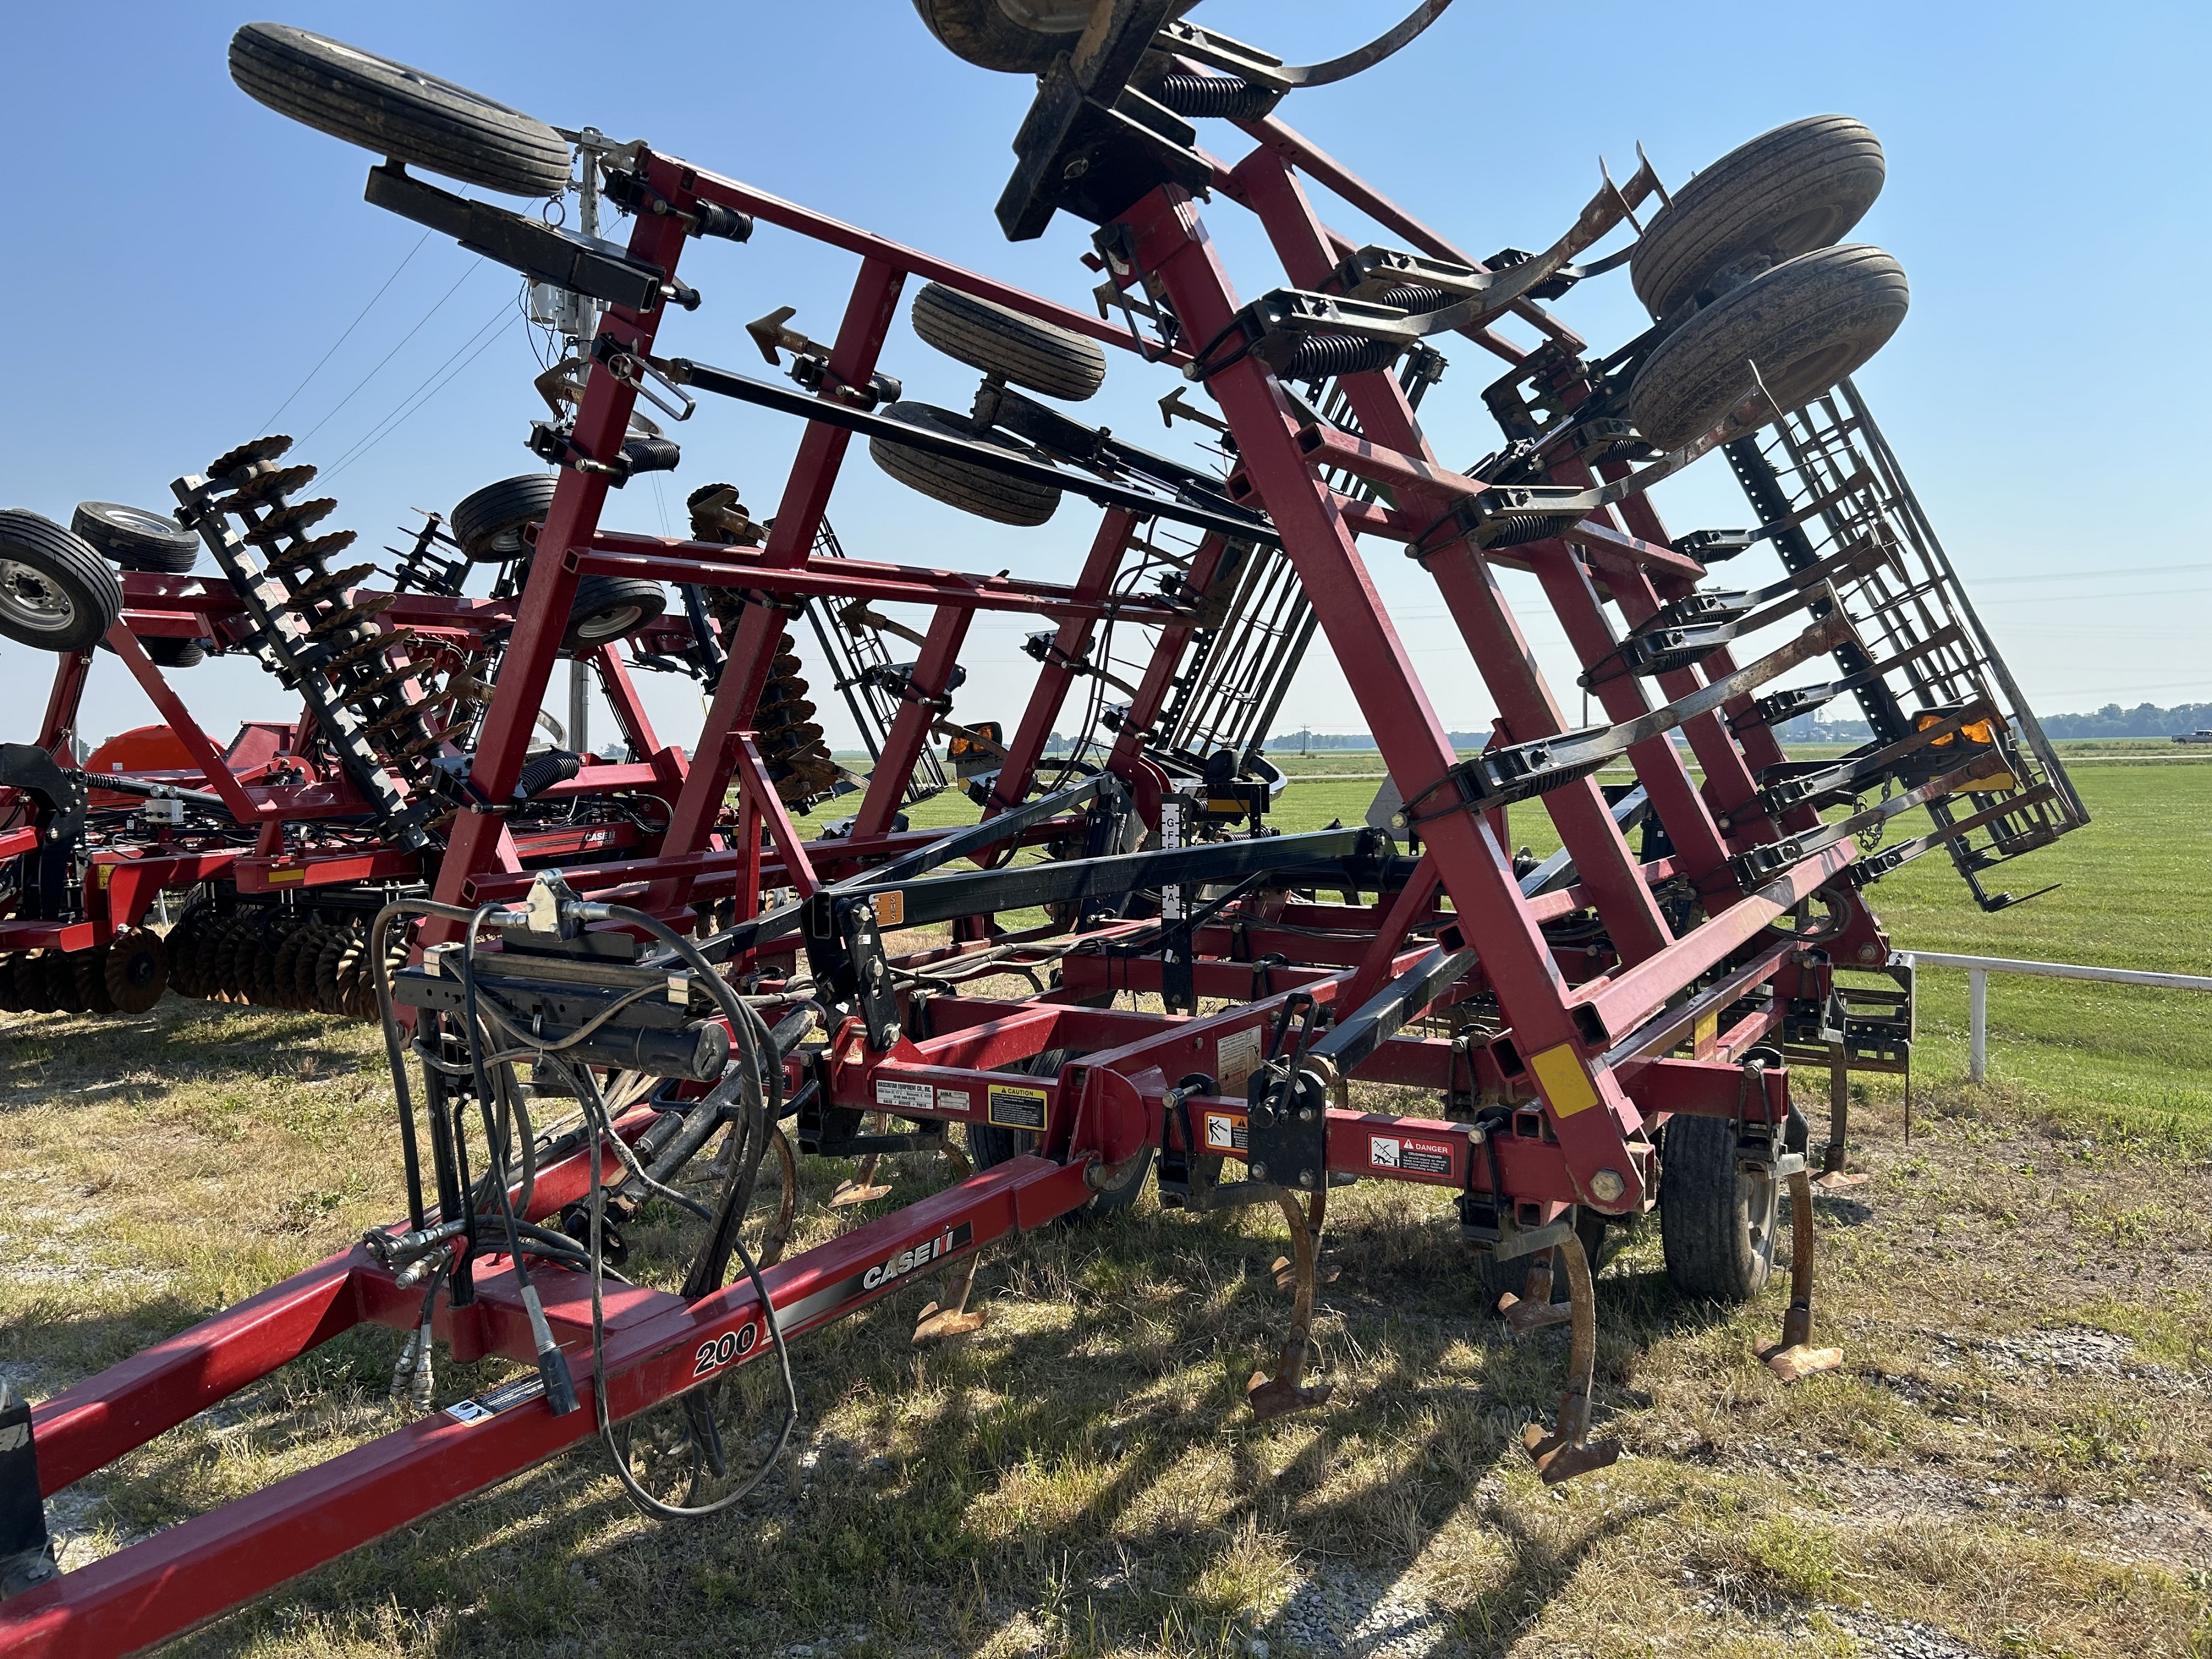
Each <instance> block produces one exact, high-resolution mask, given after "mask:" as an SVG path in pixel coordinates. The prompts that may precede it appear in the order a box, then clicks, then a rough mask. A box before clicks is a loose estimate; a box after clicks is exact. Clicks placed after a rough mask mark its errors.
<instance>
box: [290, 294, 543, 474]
mask: <svg viewBox="0 0 2212 1659" xmlns="http://www.w3.org/2000/svg"><path fill="white" fill-rule="evenodd" d="M482 265H483V258H481V257H479V258H477V262H476V264H472V265H471V266H470V267H469V268H468V269H467V270H465V271H463V272H462V273H461V274H460V275H459V276H457V277H455V278H454V279H453V287H451V288H449V289H447V290H446V291H445V292H444V293H443V294H441V295H439V296H438V303H437V304H436V305H434V306H432V307H430V308H429V310H428V311H426V312H424V313H422V321H421V322H418V323H416V325H415V326H414V327H412V328H410V329H409V330H408V331H406V333H404V334H403V335H401V336H400V337H399V344H398V345H395V346H394V347H392V349H391V350H389V351H387V352H386V353H385V354H384V356H383V358H382V360H381V361H380V362H378V363H377V365H376V367H375V368H372V369H370V370H369V371H368V374H364V375H362V377H361V379H359V380H356V381H355V382H354V387H353V390H352V391H351V392H347V393H346V395H345V396H344V397H343V398H339V399H338V401H337V409H333V410H331V412H330V413H329V414H328V415H325V416H323V418H322V419H321V420H319V421H317V422H315V423H314V425H313V426H311V427H309V428H307V431H306V432H304V433H302V434H301V436H300V441H301V443H302V444H304V443H306V442H307V440H308V439H310V438H312V437H313V436H314V435H315V434H317V433H318V432H320V431H321V430H322V429H323V428H325V427H326V426H328V425H329V424H330V423H331V421H332V420H333V419H335V418H336V417H337V412H338V410H340V409H343V408H344V407H345V406H346V405H347V404H349V403H351V402H352V401H353V400H354V398H355V397H356V396H357V395H358V394H359V392H360V391H361V389H362V387H363V386H367V385H368V383H369V382H370V381H371V380H374V379H375V378H376V377H377V376H378V375H379V374H382V373H383V372H384V365H385V364H386V363H388V362H391V361H392V359H393V358H394V357H397V356H398V355H399V353H400V350H401V348H402V347H404V346H405V345H406V343H408V341H410V340H411V339H413V338H414V337H416V335H417V334H420V333H421V332H422V325H423V324H424V323H427V322H428V321H429V320H430V319H432V318H433V317H435V316H436V315H437V314H438V313H440V312H441V311H442V310H444V309H445V306H446V301H448V300H450V299H452V298H453V295H456V294H458V293H459V292H460V288H461V284H462V283H465V282H467V281H468V280H469V278H470V277H471V276H475V275H476V274H477V270H478V269H479V268H480V267H481V266H482ZM499 304H500V309H501V310H502V311H504V310H506V309H507V301H504V300H501V301H500V302H499Z"/></svg>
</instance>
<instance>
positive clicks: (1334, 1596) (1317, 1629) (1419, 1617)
mask: <svg viewBox="0 0 2212 1659" xmlns="http://www.w3.org/2000/svg"><path fill="white" fill-rule="evenodd" d="M1246 1646H1247V1650H1248V1651H1249V1653H1250V1654H1251V1655H1252V1659H1267V1656H1268V1655H1269V1654H1270V1653H1271V1652H1272V1651H1273V1650H1274V1649H1276V1648H1278V1647H1279V1648H1280V1649H1282V1650H1284V1651H1285V1652H1286V1653H1288V1654H1296V1655H1304V1654H1316V1655H1319V1654H1328V1655H1344V1656H1346V1659H1431V1656H1436V1655H1441V1654H1443V1653H1446V1652H1455V1651H1458V1650H1459V1648H1458V1645H1457V1644H1453V1643H1452V1635H1451V1624H1450V1620H1449V1617H1448V1616H1447V1615H1446V1614H1445V1613H1443V1610H1442V1609H1440V1608H1438V1607H1436V1606H1435V1605H1434V1604H1433V1603H1431V1601H1429V1599H1428V1597H1427V1596H1426V1595H1424V1594H1422V1592H1421V1591H1420V1590H1419V1589H1416V1588H1414V1587H1413V1585H1410V1584H1408V1583H1406V1581H1405V1580H1404V1579H1403V1578H1395V1579H1394V1578H1391V1577H1386V1576H1385V1575H1383V1574H1381V1573H1364V1572H1358V1571H1352V1569H1350V1568H1342V1567H1323V1568H1322V1569H1321V1570H1320V1571H1316V1572H1314V1573H1311V1574H1310V1575H1309V1576H1308V1577H1306V1578H1305V1579H1304V1582H1303V1583H1300V1584H1299V1586H1298V1588H1297V1590H1296V1591H1294V1592H1293V1593H1292V1594H1291V1599H1290V1600H1289V1601H1287V1602H1285V1604H1284V1606H1283V1608H1282V1611H1281V1612H1279V1613H1277V1614H1276V1615H1275V1616H1274V1618H1273V1620H1270V1621H1269V1622H1268V1625H1267V1632H1266V1634H1265V1635H1264V1636H1263V1637H1261V1638H1257V1639H1255V1640H1250V1641H1248V1643H1247V1644H1246Z"/></svg>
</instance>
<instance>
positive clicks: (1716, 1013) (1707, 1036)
mask: <svg viewBox="0 0 2212 1659" xmlns="http://www.w3.org/2000/svg"><path fill="white" fill-rule="evenodd" d="M1720 1034H1721V1011H1720V1010H1719V1009H1717V1008H1715V1009H1713V1010H1711V1012H1708V1013H1706V1014H1705V1015H1703V1016H1702V1017H1700V1018H1699V1021H1698V1023H1697V1024H1695V1025H1693V1026H1692V1027H1691V1028H1690V1049H1691V1052H1692V1053H1693V1054H1696V1055H1698V1056H1699V1058H1700V1059H1703V1058H1704V1057H1705V1053H1706V1051H1707V1050H1709V1049H1710V1048H1711V1047H1712V1046H1713V1040H1714V1039H1715V1038H1716V1037H1717V1036H1720Z"/></svg>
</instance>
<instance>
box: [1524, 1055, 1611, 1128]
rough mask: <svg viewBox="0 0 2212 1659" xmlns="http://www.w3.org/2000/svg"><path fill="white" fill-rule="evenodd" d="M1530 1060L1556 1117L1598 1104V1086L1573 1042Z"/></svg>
mask: <svg viewBox="0 0 2212 1659" xmlns="http://www.w3.org/2000/svg"><path fill="white" fill-rule="evenodd" d="M1528 1063H1529V1065H1530V1066H1534V1068H1535V1072H1536V1082H1537V1085H1538V1086H1539V1087H1541V1089H1542V1090H1543V1091H1544V1099H1545V1101H1546V1102H1547V1103H1548V1104H1549V1105H1550V1107H1551V1109H1552V1113H1553V1116H1555V1117H1572V1116H1573V1115H1575V1114H1576V1113H1577V1112H1582V1111H1587V1110H1589V1109H1590V1108H1591V1107H1593V1106H1595V1105H1596V1104H1597V1088H1596V1085H1594V1084H1593V1083H1591V1081H1590V1079H1589V1073H1588V1072H1586V1071H1584V1070H1583V1061H1582V1056H1581V1055H1579V1054H1577V1053H1576V1052H1575V1045H1574V1044H1573V1043H1571V1042H1562V1043H1561V1044H1560V1045H1559V1047H1558V1048H1547V1049H1545V1050H1544V1052H1543V1053H1542V1054H1538V1055H1537V1056H1536V1057H1535V1058H1534V1060H1530V1061H1529V1062H1528Z"/></svg>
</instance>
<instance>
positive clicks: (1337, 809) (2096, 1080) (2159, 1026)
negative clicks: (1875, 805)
mask: <svg viewBox="0 0 2212 1659" xmlns="http://www.w3.org/2000/svg"><path fill="white" fill-rule="evenodd" d="M2059 747H2060V749H2061V750H2062V751H2063V752H2065V753H2066V754H2067V755H2068V756H2069V759H2070V762H2071V764H2070V767H2069V769H2070V771H2071V773H2072V775H2073V777H2074V781H2075V787H2077V788H2078V789H2079V790H2080V791H2081V796H2082V799H2084V801H2085V802H2086V803H2087V805H2088V808H2089V811H2090V815H2091V822H2090V823H2089V824H2088V826H2087V828H2085V829H2079V830H2076V831H2075V833H2074V834H2072V835H2070V836H2066V837H2065V838H2063V840H2061V841H2060V842H2057V844H2056V845H2055V846H2052V847H2049V848H2044V849H2042V850H2041V851H2039V852H2038V853H2035V854H2032V855H2030V856H2029V857H2027V858H2025V859H2022V860H2019V861H2018V862H2017V863H2015V864H2012V865H2009V866H2005V867H2004V868H2002V869H2001V870H1999V871H1997V872H1994V874H1993V876H1992V878H1991V879H1990V885H1991V887H1992V888H1993V889H1994V890H2007V889H2008V890H2011V891H2013V892H2014V893H2015V894H2021V895H2025V894H2028V893H2033V891H2035V890H2036V889H2038V888H2041V887H2048V886H2051V884H2054V883H2055V884H2057V891H2055V892H2051V893H2046V894H2045V895H2043V896H2041V897H2039V898H2036V899H2034V900H2033V901H2032V902H2027V903H2025V904H2021V905H2017V906H2015V907H2011V908H2006V909H2003V910H2000V911H1997V912H1996V913H1994V914H1990V915H1984V913H1983V912H1982V911H1981V910H1979V909H1978V908H1976V906H1975V904H1974V902H1973V898H1972V896H1971V895H1970V894H1969V893H1968V891H1967V890H1966V884H1965V883H1964V882H1963V881H1961V880H1960V878H1959V876H1958V874H1957V872H1955V871H1954V870H1953V869H1952V867H1951V865H1950V863H1949V861H1948V860H1947V859H1945V858H1944V857H1943V856H1942V854H1928V855H1927V856H1925V857H1923V858H1921V859H1919V860H1916V861H1915V862H1913V863H1911V864H1909V865H1907V866H1905V868H1904V869H1902V870H1900V871H1899V872H1897V873H1895V874H1894V875H1893V876H1890V877H1888V878H1886V879H1884V880H1883V881H1882V882H1881V884H1879V885H1878V886H1877V887H1876V888H1875V890H1874V891H1873V896H1872V902H1873V905H1874V908H1875V912H1876V914H1878V915H1880V916H1881V919H1882V921H1883V922H1884V924H1885V925H1886V926H1887V928H1888V931H1889V935H1890V940H1891V943H1892V945H1893V946H1894V948H1896V949H1898V950H1900V951H1911V950H1921V951H1943V952H1948V953H1952V954H1957V955H1970V956H1994V957H2015V958H2024V959H2028V960H2038V961H2045V962H2075V963H2087V964H2090V965H2093V966H2097V967H2105V968H2136V969H2148V970H2150V971H2153V972H2156V973H2172V974H2193V975H2212V757H2206V758H2199V759H2193V760H2182V761H2179V762H2176V763H2171V764H2169V763H2166V761H2167V757H2172V756H2175V755H2177V754H2178V755H2183V756H2186V755H2188V754H2189V753H2190V751H2188V750H2177V749H2176V748H2175V746H2174V745H2173V744H2159V743H2157V742H2155V741H2154V740H2151V739H2141V740H2136V741H2134V742H2127V743H2122V742H2117V741H2114V742H2091V743H2080V744H2061V745H2059ZM1801 752H1802V754H1803V755H1804V756H1805V757H1817V756H1818V755H1819V754H1820V753H1821V752H1823V751H1821V750H1817V749H1810V748H1808V749H1807V750H1802V751H1801ZM1270 758H1271V759H1277V760H1279V762H1280V763H1282V764H1283V767H1284V769H1285V771H1287V772H1290V773H1291V775H1292V777H1293V778H1294V780H1295V781H1294V782H1293V783H1292V785H1291V787H1290V788H1289V789H1288V790H1287V791H1286V792H1285V794H1284V796H1283V799H1282V804H1281V807H1280V810H1279V811H1278V812H1277V814H1276V815H1275V817H1274V819H1273V822H1274V823H1275V824H1276V825H1277V827H1279V828H1280V829H1286V830H1298V829H1319V828H1320V827H1321V826H1322V825H1324V824H1326V823H1330V822H1331V821H1332V820H1337V819H1340V820H1342V821H1343V822H1344V823H1359V822H1361V821H1362V820H1363V819H1364V817H1365V816H1366V813H1367V808H1368V806H1369V804H1370V802H1372V801H1373V799H1375V792H1376V789H1377V788H1379V787H1381V780H1380V777H1379V776H1374V775H1379V774H1380V773H1381V772H1382V771H1383V757H1381V756H1380V755H1377V754H1375V753H1372V752H1370V751H1362V750H1330V751H1328V753H1327V754H1325V755H1322V754H1316V755H1314V756H1311V757H1300V756H1297V755H1291V756H1287V757H1273V756H1271V757H1270ZM1331 774H1342V775H1346V776H1341V777H1333V776H1331ZM1370 774H1373V775H1370ZM1623 776H1624V777H1625V776H1626V774H1623ZM850 811H851V808H850V806H848V805H831V806H829V807H825V808H823V810H822V811H820V812H819V813H817V816H816V818H815V819H813V820H810V821H809V822H819V821H821V820H823V819H828V818H834V817H840V816H843V815H846V814H848V813H849V812H850ZM975 816H976V814H975V808H974V807H973V806H972V805H969V802H968V801H967V800H966V799H965V798H964V797H962V796H959V795H957V793H951V792H948V793H945V794H944V795H940V796H939V797H937V798H936V799H933V800H930V801H927V802H925V803H924V804H923V805H921V806H919V807H917V808H915V811H914V813H913V822H914V823H915V826H916V827H917V828H925V827H929V826H933V825H949V824H954V823H970V822H973V821H974V819H975ZM1906 822H1908V823H1924V820H1923V819H1920V818H1919V817H1918V816H1917V815H1914V816H1913V817H1911V818H1909V819H1907V820H1906ZM1511 827H1512V831H1513V838H1514V840H1515V841H1516V843H1520V844H1525V845H1528V846H1529V847H1531V848H1534V850H1535V851H1536V852H1537V853H1539V854H1546V853H1549V852H1551V851H1552V850H1553V848H1556V847H1557V846H1558V845H1559V840H1558V837H1557V836H1555V835H1553V833H1552V829H1551V824H1550V821H1549V820H1548V819H1547V817H1545V816H1544V813H1543V811H1541V808H1540V807H1538V806H1536V805H1523V806H1519V807H1516V808H1515V809H1514V810H1513V812H1512V816H1511ZM1901 833H1903V834H1917V833H1918V831H1917V829H1911V830H1906V831H1903V832H1901ZM1918 1035H1919V1039H1920V1041H1919V1044H1918V1046H1917V1049H1916V1060H1917V1066H1918V1070H1919V1074H1920V1075H1921V1076H1922V1077H1923V1079H1929V1080H1931V1081H1935V1080H1941V1079H1948V1078H1954V1077H1958V1076H1962V1075H1963V1074H1964V1073H1965V1071H1966V975H1965V974H1964V973H1963V972H1959V971H1955V970H1951V969H1926V970H1924V972H1923V976H1922V979H1921V984H1920V1008H1919V1032H1918ZM1990 1054H1991V1063H1990V1075H1991V1078H1992V1079H1993V1080H1996V1081H2000V1082H2002V1083H2004V1084H2007V1085H2010V1086H2012V1087H2014V1088H2015V1089H2017V1090H2020V1091H2024V1092H2025V1093H2026V1094H2027V1096H2028V1097H2031V1098H2032V1099H2033V1100H2034V1101H2035V1102H2037V1103H2039V1104H2040V1105H2042V1106H2043V1107H2045V1109H2049V1110H2051V1111H2053V1112H2056V1113H2059V1114H2062V1115H2069V1116H2074V1117H2079V1118H2082V1119H2093V1120H2095V1121H2099V1122H2101V1123H2104V1124H2106V1125H2107V1126H2110V1127H2115V1128H2118V1129H2121V1130H2124V1131H2125V1132H2128V1133H2146V1134H2151V1135H2154V1136H2159V1135H2162V1136H2171V1135H2173V1134H2176V1133H2179V1134H2182V1135H2184V1136H2185V1137H2188V1138H2201V1139H2212V993H2203V992H2190V991H2154V990H2144V989H2140V988H2136V987H2126V986H2118V985H2100V984H2096V983H2093V982H2085V981H2069V980H2049V979H2033V978H2027V977H2025V976H2021V975H2012V976H2005V975H1998V976H1996V977H1994V978H1993V979H1992V981H1991V983H1990ZM1885 1081H1886V1080H1885Z"/></svg>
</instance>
